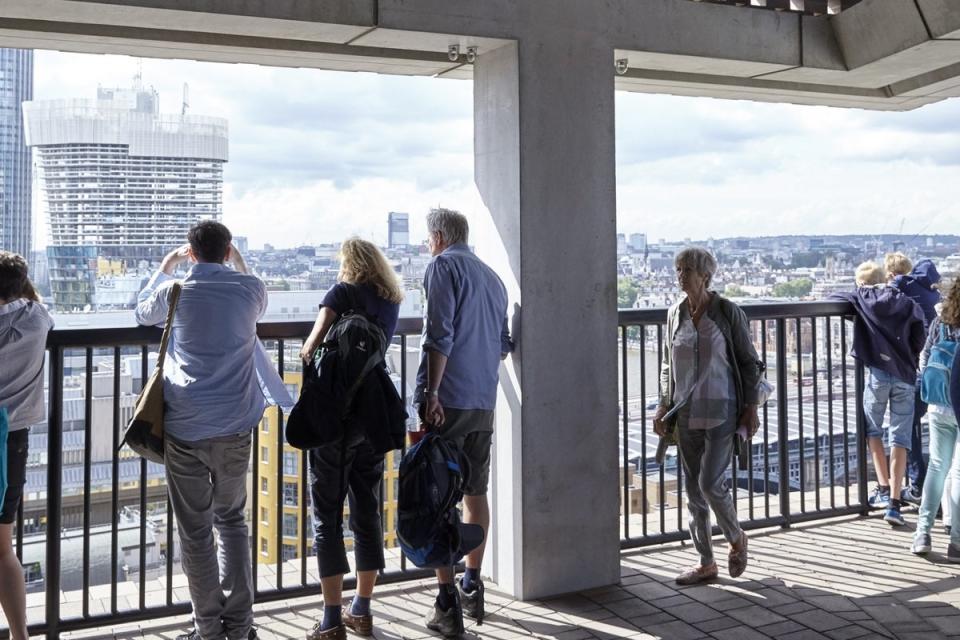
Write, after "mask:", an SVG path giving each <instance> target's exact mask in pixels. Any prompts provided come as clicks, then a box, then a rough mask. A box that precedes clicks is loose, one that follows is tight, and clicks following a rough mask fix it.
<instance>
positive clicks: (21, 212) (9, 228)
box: [0, 49, 33, 258]
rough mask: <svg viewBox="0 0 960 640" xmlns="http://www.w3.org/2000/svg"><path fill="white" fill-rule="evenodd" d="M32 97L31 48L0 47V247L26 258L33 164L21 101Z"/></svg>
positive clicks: (30, 238)
mask: <svg viewBox="0 0 960 640" xmlns="http://www.w3.org/2000/svg"><path fill="white" fill-rule="evenodd" d="M32 99H33V51H30V50H23V49H0V249H3V250H6V251H13V252H15V253H19V254H20V255H22V256H24V257H25V258H29V256H30V249H31V248H32V243H33V239H32V237H31V229H32V220H31V216H30V210H31V202H32V184H33V181H32V171H31V169H32V166H33V163H32V162H31V157H30V149H29V148H28V147H27V145H26V143H25V141H24V135H23V111H22V106H21V105H22V104H23V102H24V101H25V100H32Z"/></svg>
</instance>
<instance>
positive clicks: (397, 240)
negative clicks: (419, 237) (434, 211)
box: [387, 211, 410, 249]
mask: <svg viewBox="0 0 960 640" xmlns="http://www.w3.org/2000/svg"><path fill="white" fill-rule="evenodd" d="M387 230H388V234H387V247H388V248H390V249H400V248H403V247H406V246H408V245H409V244H410V214H409V213H398V212H396V211H391V212H390V213H389V214H388V215H387Z"/></svg>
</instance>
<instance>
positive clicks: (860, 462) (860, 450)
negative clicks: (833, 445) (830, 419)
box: [854, 360, 870, 515]
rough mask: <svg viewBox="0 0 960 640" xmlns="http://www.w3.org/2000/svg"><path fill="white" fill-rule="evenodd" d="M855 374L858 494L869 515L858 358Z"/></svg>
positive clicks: (864, 427)
mask: <svg viewBox="0 0 960 640" xmlns="http://www.w3.org/2000/svg"><path fill="white" fill-rule="evenodd" d="M855 371H856V375H855V376H854V397H855V398H856V402H857V494H858V495H859V497H860V513H861V514H862V515H867V513H869V511H870V505H869V504H868V503H867V484H868V483H867V455H869V454H868V452H867V434H866V430H867V424H866V416H865V415H864V413H863V389H864V385H865V381H864V373H863V363H862V362H860V361H859V360H857V365H856V369H855Z"/></svg>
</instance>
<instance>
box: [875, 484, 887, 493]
mask: <svg viewBox="0 0 960 640" xmlns="http://www.w3.org/2000/svg"><path fill="white" fill-rule="evenodd" d="M877 486H878V487H880V493H890V485H888V484H879V483H878V484H877Z"/></svg>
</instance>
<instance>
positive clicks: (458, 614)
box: [426, 591, 463, 638]
mask: <svg viewBox="0 0 960 640" xmlns="http://www.w3.org/2000/svg"><path fill="white" fill-rule="evenodd" d="M454 594H455V597H456V600H454V603H453V605H451V607H450V608H449V609H447V610H446V611H442V610H441V609H440V605H439V604H437V603H436V602H434V603H433V614H432V615H431V616H430V617H429V618H427V620H426V623H427V629H430V631H437V632H439V633H440V634H441V635H442V636H443V637H444V638H459V637H460V636H462V635H463V607H461V606H460V594H459V593H458V592H457V591H454Z"/></svg>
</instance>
